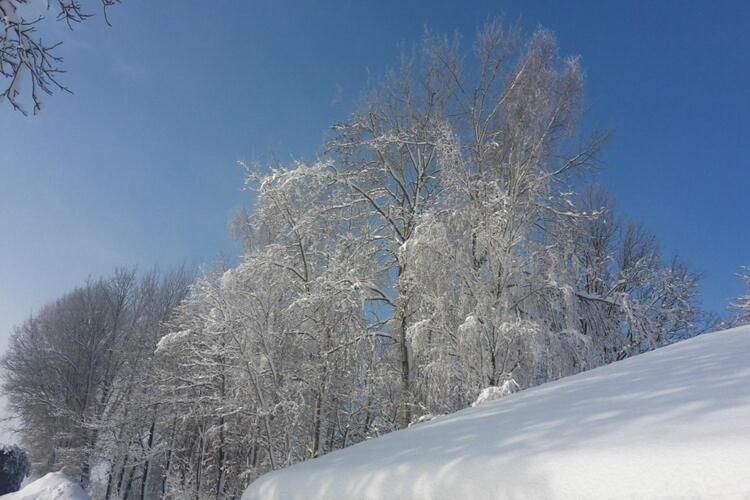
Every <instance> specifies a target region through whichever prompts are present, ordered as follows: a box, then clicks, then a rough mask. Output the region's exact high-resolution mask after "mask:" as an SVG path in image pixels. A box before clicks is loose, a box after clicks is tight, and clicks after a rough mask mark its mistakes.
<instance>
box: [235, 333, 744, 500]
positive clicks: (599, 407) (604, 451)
mask: <svg viewBox="0 0 750 500" xmlns="http://www.w3.org/2000/svg"><path fill="white" fill-rule="evenodd" d="M748 360H750V327H744V328H735V329H732V330H727V331H723V332H718V333H711V334H706V335H702V336H700V337H697V338H694V339H691V340H687V341H684V342H681V343H678V344H675V345H672V346H669V347H665V348H662V349H658V350H656V351H653V352H650V353H647V354H643V355H640V356H636V357H633V358H630V359H627V360H624V361H621V362H618V363H614V364H611V365H608V366H604V367H601V368H597V369H595V370H591V371H588V372H585V373H581V374H579V375H575V376H572V377H567V378H564V379H561V380H558V381H557V382H552V383H549V384H545V385H542V386H539V387H535V388H533V389H529V390H526V391H522V392H519V393H516V394H512V395H509V396H507V397H504V398H502V399H500V400H497V401H492V402H488V403H486V404H483V405H481V406H477V407H475V408H468V409H466V410H463V411H460V412H458V413H455V414H453V415H448V416H445V417H442V418H439V419H436V420H433V421H431V422H426V423H424V424H420V425H416V426H413V427H411V428H409V429H406V430H403V431H400V432H395V433H392V434H389V435H386V436H383V437H381V438H378V439H373V440H370V441H366V442H363V443H360V444H358V445H355V446H352V447H350V448H347V449H344V450H340V451H338V452H335V453H330V454H328V455H325V456H323V457H321V458H318V459H315V460H310V461H308V462H305V463H302V464H298V465H295V466H292V467H289V468H287V469H283V470H280V471H276V472H273V473H271V474H267V475H265V476H263V477H261V478H259V479H258V480H257V481H255V482H254V483H253V484H252V485H250V487H249V488H248V489H247V490H246V491H245V493H244V495H243V496H242V500H276V499H279V500H281V499H283V500H293V499H310V500H312V499H326V500H337V499H341V500H344V499H353V498H357V499H363V500H367V499H370V500H372V499H394V500H396V499H435V500H437V499H446V500H447V499H456V498H471V499H476V500H482V499H487V500H489V499H502V498H548V499H556V498H561V499H562V498H565V499H570V498H576V499H602V498H633V499H634V498H749V497H750V468H749V467H750V362H749V361H748Z"/></svg>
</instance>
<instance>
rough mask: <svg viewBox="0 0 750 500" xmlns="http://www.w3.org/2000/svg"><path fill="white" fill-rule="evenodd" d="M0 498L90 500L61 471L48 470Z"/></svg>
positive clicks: (10, 499) (81, 489)
mask: <svg viewBox="0 0 750 500" xmlns="http://www.w3.org/2000/svg"><path fill="white" fill-rule="evenodd" d="M0 500H91V497H89V496H88V495H87V494H86V492H85V491H83V488H81V487H80V486H79V485H78V484H77V483H75V482H74V481H72V480H71V479H70V478H69V477H68V476H66V475H65V474H63V473H62V472H50V473H49V474H47V475H46V476H42V477H41V478H39V479H37V480H36V481H32V482H31V483H29V484H27V485H26V486H24V487H23V488H21V490H20V491H16V492H15V493H8V494H7V495H0Z"/></svg>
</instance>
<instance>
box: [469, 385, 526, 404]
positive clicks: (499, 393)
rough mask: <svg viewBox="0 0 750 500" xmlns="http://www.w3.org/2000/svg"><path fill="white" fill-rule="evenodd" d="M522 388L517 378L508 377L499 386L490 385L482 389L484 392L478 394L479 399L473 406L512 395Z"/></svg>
mask: <svg viewBox="0 0 750 500" xmlns="http://www.w3.org/2000/svg"><path fill="white" fill-rule="evenodd" d="M519 390H521V388H520V387H519V386H518V384H517V383H516V381H515V380H513V379H512V378H511V379H508V380H506V381H505V382H503V384H502V385H501V386H499V387H497V386H490V387H485V388H484V389H482V392H480V393H479V396H477V399H476V400H475V401H474V402H473V403H471V406H480V405H483V404H486V403H489V402H490V401H495V400H496V399H500V398H504V397H505V396H510V395H511V394H513V393H514V392H518V391H519Z"/></svg>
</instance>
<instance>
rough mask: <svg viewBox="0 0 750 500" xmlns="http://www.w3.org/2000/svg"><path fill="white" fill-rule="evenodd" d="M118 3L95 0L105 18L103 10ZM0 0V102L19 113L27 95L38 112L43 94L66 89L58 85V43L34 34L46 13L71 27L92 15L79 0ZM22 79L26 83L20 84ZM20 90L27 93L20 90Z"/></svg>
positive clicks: (117, 0)
mask: <svg viewBox="0 0 750 500" xmlns="http://www.w3.org/2000/svg"><path fill="white" fill-rule="evenodd" d="M119 1H120V0H99V1H98V2H92V7H91V8H93V4H94V3H99V4H100V8H102V9H103V12H104V15H105V17H106V12H107V8H108V7H110V6H112V5H114V4H116V3H118V2H119ZM43 3H44V2H33V1H30V0H0V81H2V82H3V83H0V90H2V92H0V102H2V101H3V100H4V99H7V100H8V102H9V103H10V105H11V106H12V107H13V108H14V109H15V110H17V111H20V112H21V113H23V114H26V113H27V108H26V106H25V105H24V104H23V102H22V98H23V96H24V94H25V93H27V92H30V95H31V104H32V105H33V108H32V111H33V113H34V114H37V113H38V112H39V111H41V109H42V104H43V102H42V100H43V94H52V93H53V92H54V91H56V90H62V91H67V90H68V89H67V88H66V87H65V86H64V85H63V84H62V83H61V82H60V79H59V78H60V74H61V73H63V69H62V58H61V57H59V56H58V55H57V52H56V50H55V49H57V47H58V46H59V45H60V42H52V43H50V42H47V41H45V40H43V37H42V36H41V35H40V34H39V33H38V30H37V28H39V27H40V26H42V27H43V25H44V23H43V22H42V21H43V20H44V18H45V17H46V15H47V14H48V13H51V14H52V17H53V18H55V19H56V20H57V21H58V22H60V21H62V22H64V23H66V24H67V25H68V27H71V28H72V27H73V26H74V25H76V24H79V23H81V22H83V21H85V20H86V19H88V18H89V17H91V16H92V14H91V12H90V11H88V10H86V7H85V6H84V5H82V4H81V2H80V1H79V0H51V1H48V2H46V6H44V7H41V5H42V4H43ZM24 80H26V81H24ZM24 87H26V89H28V90H24Z"/></svg>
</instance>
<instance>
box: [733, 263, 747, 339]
mask: <svg viewBox="0 0 750 500" xmlns="http://www.w3.org/2000/svg"><path fill="white" fill-rule="evenodd" d="M740 278H741V279H742V282H743V283H744V284H745V288H746V290H747V292H748V293H746V294H744V295H740V296H739V297H737V298H736V299H734V301H732V304H731V309H732V311H733V312H734V314H735V317H734V318H733V320H732V325H734V326H739V325H747V324H750V267H743V268H742V271H741V272H740Z"/></svg>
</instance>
